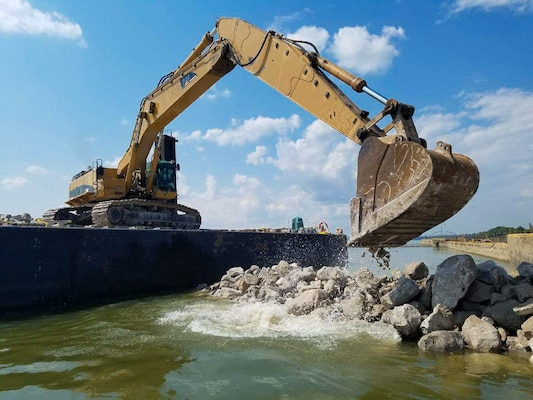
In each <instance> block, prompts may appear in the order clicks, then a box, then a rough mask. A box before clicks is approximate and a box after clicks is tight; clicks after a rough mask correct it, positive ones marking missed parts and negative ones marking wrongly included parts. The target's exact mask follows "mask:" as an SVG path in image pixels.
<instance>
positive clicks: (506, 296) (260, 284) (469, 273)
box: [208, 255, 533, 362]
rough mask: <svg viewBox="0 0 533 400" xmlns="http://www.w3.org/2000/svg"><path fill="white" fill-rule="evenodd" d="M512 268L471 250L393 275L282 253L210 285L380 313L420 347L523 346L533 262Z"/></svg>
mask: <svg viewBox="0 0 533 400" xmlns="http://www.w3.org/2000/svg"><path fill="white" fill-rule="evenodd" d="M517 270H518V275H517V276H515V277H511V276H510V275H509V274H508V273H507V271H506V270H505V269H504V268H502V267H500V266H499V265H497V264H496V263H495V262H493V261H487V262H484V263H481V264H479V265H476V264H475V262H474V260H473V259H472V257H470V256H468V255H458V256H453V257H450V258H448V259H447V260H445V261H444V262H443V263H442V264H440V265H439V266H438V267H437V270H436V272H435V274H432V275H430V274H429V271H428V268H427V266H426V265H425V264H424V263H423V262H416V263H411V264H408V265H406V266H405V268H404V270H403V271H400V270H394V271H392V274H391V275H392V276H391V277H388V276H381V277H376V276H374V275H373V274H372V273H371V272H370V270H368V269H366V268H363V269H361V270H359V271H357V272H349V271H347V270H344V269H341V268H338V267H323V268H320V269H318V270H316V269H315V268H313V267H306V268H301V267H299V266H298V265H297V264H289V263H288V262H286V261H281V262H280V263H279V264H277V265H274V266H272V267H270V268H260V267H258V266H257V265H253V266H251V267H250V268H249V269H247V270H246V271H245V270H244V269H243V268H242V267H233V268H230V269H229V270H228V271H227V272H226V274H225V275H224V276H223V277H222V278H221V280H220V282H217V283H215V284H214V285H211V286H210V287H209V288H208V290H209V291H210V293H211V294H212V295H214V296H217V297H221V298H226V299H231V300H236V301H245V302H274V303H279V304H284V305H285V306H286V307H287V310H288V312H289V313H292V314H295V315H302V314H308V313H318V314H319V315H320V316H321V317H322V318H335V319H337V318H341V319H347V320H354V319H360V320H365V321H369V322H374V321H380V320H381V321H383V322H386V323H389V324H391V325H393V326H394V327H395V328H396V330H397V331H398V332H399V333H400V335H401V336H402V338H404V339H408V340H417V341H418V346H419V348H421V349H422V350H425V351H444V352H458V351H463V349H464V348H465V347H466V348H470V349H473V350H475V351H479V352H501V351H523V352H526V351H531V349H533V285H532V280H533V265H532V264H529V263H525V262H524V263H522V264H520V265H519V266H518V268H517ZM531 361H532V362H533V357H532V358H531Z"/></svg>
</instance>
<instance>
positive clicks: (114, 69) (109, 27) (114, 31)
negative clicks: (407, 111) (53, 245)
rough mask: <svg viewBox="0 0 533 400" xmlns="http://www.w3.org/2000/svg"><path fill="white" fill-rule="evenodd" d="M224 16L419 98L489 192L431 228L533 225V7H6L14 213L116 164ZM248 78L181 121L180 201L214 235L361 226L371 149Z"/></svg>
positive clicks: (6, 173) (0, 50)
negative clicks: (162, 83) (363, 151)
mask: <svg viewBox="0 0 533 400" xmlns="http://www.w3.org/2000/svg"><path fill="white" fill-rule="evenodd" d="M222 16H231V17H239V18H242V19H245V20H247V21H249V22H251V23H253V24H254V25H257V26H258V27H261V28H263V29H273V30H276V31H278V32H280V33H283V34H285V35H286V36H288V37H293V38H305V39H307V40H310V41H312V42H314V43H316V44H317V46H318V47H319V49H320V51H321V54H322V55H323V56H325V57H326V58H329V59H331V60H332V61H334V62H336V63H338V64H340V65H342V66H343V67H345V68H347V69H349V70H350V71H352V72H353V73H355V74H356V75H359V76H361V77H363V78H365V79H366V80H367V82H368V85H369V87H371V88H373V89H374V90H376V91H378V92H380V93H382V94H383V95H385V96H386V97H394V98H396V99H398V100H400V101H402V102H404V103H409V104H412V105H414V106H415V107H416V113H415V123H416V125H417V128H418V132H419V135H420V136H421V137H424V138H425V139H426V140H427V141H428V147H429V148H434V147H435V144H436V142H437V140H443V141H446V142H448V143H450V144H452V146H453V149H454V152H456V153H462V154H466V155H468V156H469V157H471V158H472V159H473V160H474V161H475V162H476V164H477V165H478V167H479V169H480V174H481V182H480V188H479V190H478V193H477V194H476V196H475V197H474V199H473V200H472V201H471V202H470V203H469V204H468V205H467V206H466V207H465V208H464V209H463V210H461V211H460V212H459V213H458V214H457V215H456V216H454V217H453V218H451V219H450V220H448V221H446V222H445V223H444V224H442V225H441V226H439V227H436V228H434V229H433V230H431V231H430V233H437V232H440V231H442V232H444V233H447V232H452V233H470V232H478V231H482V230H486V229H489V228H491V227H494V226H498V225H506V226H518V225H522V226H527V225H528V224H529V223H530V222H533V212H532V209H533V207H532V200H533V156H532V154H533V144H532V141H531V139H532V132H533V77H532V76H533V75H532V73H531V65H532V64H533V51H531V48H532V43H533V29H532V28H531V26H533V1H531V0H455V1H454V0H450V1H428V0H410V1H407V0H405V1H399V0H397V1H393V0H390V1H385V0H383V1H380V0H374V1H365V2H362V1H328V2H324V1H315V0H310V1H305V2H303V1H285V0H284V1H277V0H274V1H269V2H252V1H243V0H241V1H231V2H222V1H220V0H218V1H211V0H207V1H202V2H192V1H191V2H178V1H163V0H154V1H133V0H131V1H107V0H106V1H103V0H91V1H77V0H64V1H59V0H0V77H1V78H0V93H1V94H2V96H1V98H0V120H1V128H0V138H1V142H0V160H1V164H0V165H1V166H2V168H0V213H4V214H5V213H10V214H19V213H23V212H28V213H30V214H31V215H32V216H34V217H35V216H40V215H41V214H42V213H43V212H44V211H45V210H47V209H49V208H57V207H59V206H62V205H63V203H64V201H65V200H66V199H67V194H68V184H69V182H70V179H71V177H72V176H73V175H74V174H76V173H77V172H79V171H81V170H83V169H85V168H86V167H87V166H88V165H91V163H92V162H93V161H94V160H96V159H102V160H103V161H104V163H106V164H107V165H109V166H111V165H113V164H114V163H116V162H117V161H118V160H119V159H120V158H121V157H122V155H123V154H124V152H125V151H126V149H127V147H128V145H129V141H130V137H131V132H132V129H133V123H134V121H135V118H136V116H137V112H138V108H139V103H140V101H141V99H142V98H143V97H144V96H145V95H146V94H147V93H149V92H150V91H151V90H152V89H153V88H154V87H155V86H156V84H157V82H158V81H159V78H160V77H161V76H163V75H165V74H166V73H168V72H169V71H171V70H173V69H175V68H176V67H177V66H178V65H180V63H181V62H182V61H183V60H184V59H185V57H186V56H187V55H188V54H189V52H190V50H191V49H192V48H193V47H194V46H195V45H196V44H197V43H198V41H199V40H200V38H201V37H202V35H203V34H204V33H205V32H207V31H210V30H212V29H213V27H214V25H215V22H216V20H217V18H219V17H222ZM237 68H238V67H237ZM237 68H236V69H235V70H233V71H232V72H231V73H230V74H229V75H227V76H226V77H224V78H223V79H222V80H221V81H219V82H218V83H217V85H216V86H215V87H213V88H212V89H211V90H210V91H208V92H207V93H206V94H205V95H204V96H203V97H201V98H200V99H199V100H198V101H197V102H195V103H194V104H193V105H192V106H191V107H190V108H189V109H187V110H186V111H185V112H184V113H183V114H182V115H180V116H179V117H178V118H177V119H175V120H174V121H173V122H172V123H171V124H170V125H169V126H168V129H170V130H171V131H172V133H173V135H174V136H176V137H177V138H178V140H179V143H178V149H177V151H178V161H179V163H180V164H181V172H180V174H179V189H180V193H179V195H180V202H182V203H183V204H186V205H188V206H190V207H194V208H196V209H198V210H200V212H201V214H202V217H203V227H205V228H229V229H232V228H259V227H282V226H288V224H289V221H290V220H291V218H292V217H294V216H296V215H298V216H301V217H302V218H304V221H305V223H306V225H314V224H317V223H318V222H320V221H326V222H327V223H328V224H329V226H330V228H335V227H342V228H344V230H345V232H349V202H350V199H351V198H352V197H353V195H354V193H355V173H356V161H357V153H358V145H356V144H355V143H351V142H349V141H348V140H347V139H345V138H344V136H342V135H341V134H339V133H337V132H335V131H332V130H331V129H330V128H329V127H327V126H325V125H324V124H322V123H319V122H317V121H316V120H315V118H314V117H312V116H311V115H309V114H308V113H307V112H306V111H304V110H302V109H301V108H299V107H298V106H296V105H294V104H293V103H291V102H290V101H289V100H286V99H285V98H284V97H282V96H281V95H280V94H278V93H277V92H275V91H273V90H272V89H271V88H270V87H268V86H266V85H265V84H264V83H262V82H260V81H259V80H257V79H256V78H254V77H253V76H252V75H250V74H248V73H247V72H246V71H244V70H241V69H237ZM341 88H342V89H343V90H345V91H346V93H347V94H348V95H349V96H350V97H351V98H352V99H353V100H354V102H355V103H356V104H358V105H359V106H360V107H361V108H363V109H368V110H369V111H371V113H375V112H377V111H379V109H380V106H379V104H376V102H374V101H373V100H371V99H369V98H368V97H367V96H365V95H361V94H356V93H353V92H350V89H349V88H346V87H345V86H341Z"/></svg>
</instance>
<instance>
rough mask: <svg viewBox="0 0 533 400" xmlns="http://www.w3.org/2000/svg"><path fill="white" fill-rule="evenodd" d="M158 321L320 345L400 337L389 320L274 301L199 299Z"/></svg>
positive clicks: (197, 330) (198, 330) (205, 331)
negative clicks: (290, 308) (291, 307)
mask: <svg viewBox="0 0 533 400" xmlns="http://www.w3.org/2000/svg"><path fill="white" fill-rule="evenodd" d="M159 323H161V324H170V325H175V326H179V327H181V328H183V329H184V330H187V331H190V332H194V333H200V334H204V335H210V336H218V337H230V338H258V337H267V338H279V337H292V338H302V339H318V340H319V341H320V342H321V343H322V344H323V345H327V344H326V343H325V342H327V343H329V345H334V343H335V342H336V341H338V340H339V339H345V338H349V337H354V336H357V335H361V334H367V335H370V336H372V337H374V338H378V339H388V340H393V341H400V340H401V338H400V336H399V334H398V332H397V331H396V330H395V329H394V328H393V327H392V326H391V325H389V324H384V323H381V322H374V323H368V322H365V321H353V320H345V319H341V318H326V319H324V318H322V317H321V316H320V315H319V314H318V313H311V314H307V315H301V316H296V315H293V314H289V313H288V312H287V310H286V308H285V306H284V305H281V304H274V303H259V302H257V303H239V302H225V301H210V302H199V303H195V304H189V305H186V306H184V307H183V308H182V309H180V310H177V311H171V312H168V313H166V314H165V315H164V316H163V317H161V318H159ZM324 339H327V340H326V341H324Z"/></svg>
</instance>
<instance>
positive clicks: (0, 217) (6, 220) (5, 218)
mask: <svg viewBox="0 0 533 400" xmlns="http://www.w3.org/2000/svg"><path fill="white" fill-rule="evenodd" d="M1 225H25V226H26V225H28V226H42V225H44V223H43V222H42V221H39V220H38V219H34V218H32V216H31V215H30V214H28V213H23V214H17V215H11V214H0V226H1Z"/></svg>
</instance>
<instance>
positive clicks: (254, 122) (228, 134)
mask: <svg viewBox="0 0 533 400" xmlns="http://www.w3.org/2000/svg"><path fill="white" fill-rule="evenodd" d="M299 126H300V117H299V116H298V115H296V114H294V115H292V116H290V117H289V118H270V117H263V116H259V117H256V118H250V119H247V120H245V121H243V122H239V121H237V120H235V119H233V120H232V123H231V127H230V128H229V129H221V128H212V129H208V130H207V131H206V132H205V134H203V133H202V132H201V131H194V132H192V133H191V134H190V135H185V136H184V140H206V141H209V142H215V143H217V144H218V145H219V146H227V145H236V146H242V145H244V144H246V143H253V142H256V141H257V140H259V139H260V138H262V137H264V136H267V135H272V134H287V133H289V132H292V131H294V130H295V129H297V128H298V127H299Z"/></svg>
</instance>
